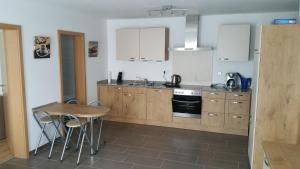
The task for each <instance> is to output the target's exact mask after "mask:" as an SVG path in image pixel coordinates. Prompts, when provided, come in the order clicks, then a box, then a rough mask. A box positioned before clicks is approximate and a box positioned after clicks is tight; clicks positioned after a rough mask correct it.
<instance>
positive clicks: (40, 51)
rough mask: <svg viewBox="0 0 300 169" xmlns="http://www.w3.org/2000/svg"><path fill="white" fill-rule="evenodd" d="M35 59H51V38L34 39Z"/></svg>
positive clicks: (39, 37) (36, 37) (38, 37)
mask: <svg viewBox="0 0 300 169" xmlns="http://www.w3.org/2000/svg"><path fill="white" fill-rule="evenodd" d="M33 55H34V58H35V59H43V58H50V37H47V36H35V37H34V51H33Z"/></svg>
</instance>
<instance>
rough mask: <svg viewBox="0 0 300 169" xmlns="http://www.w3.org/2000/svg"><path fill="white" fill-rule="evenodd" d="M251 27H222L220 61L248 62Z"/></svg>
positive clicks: (219, 44)
mask: <svg viewBox="0 0 300 169" xmlns="http://www.w3.org/2000/svg"><path fill="white" fill-rule="evenodd" d="M250 27H251V26H250V25H249V24H248V25H221V26H220V27H219V35H218V50H217V51H218V52H217V57H218V60H219V61H229V62H234V61H248V60H249V50H250Z"/></svg>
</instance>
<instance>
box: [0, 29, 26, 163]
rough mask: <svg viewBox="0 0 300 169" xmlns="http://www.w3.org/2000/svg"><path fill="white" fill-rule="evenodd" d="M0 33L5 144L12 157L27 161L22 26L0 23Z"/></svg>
mask: <svg viewBox="0 0 300 169" xmlns="http://www.w3.org/2000/svg"><path fill="white" fill-rule="evenodd" d="M0 29H2V30H3V32H4V33H3V34H4V50H5V51H4V52H5V64H6V65H5V66H6V78H7V91H8V93H9V95H8V96H7V98H6V100H7V107H6V108H5V109H6V110H7V111H4V114H5V130H6V142H7V145H8V147H9V149H10V151H11V154H12V155H13V156H14V157H17V158H25V159H27V158H29V147H28V128H27V112H26V110H27V109H26V96H25V82H24V64H23V48H22V31H21V26H20V25H12V24H4V23H0ZM8 37H11V38H13V37H14V38H16V39H14V40H13V41H14V42H15V43H12V42H10V40H11V39H8ZM11 45H14V46H11ZM11 77H13V78H11ZM8 110H9V112H8ZM15 124H18V125H15Z"/></svg>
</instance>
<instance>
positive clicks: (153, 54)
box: [140, 28, 168, 61]
mask: <svg viewBox="0 0 300 169" xmlns="http://www.w3.org/2000/svg"><path fill="white" fill-rule="evenodd" d="M167 42H168V30H167V29H166V28H145V29H141V30H140V59H141V60H153V61H163V60H167V58H168V45H167Z"/></svg>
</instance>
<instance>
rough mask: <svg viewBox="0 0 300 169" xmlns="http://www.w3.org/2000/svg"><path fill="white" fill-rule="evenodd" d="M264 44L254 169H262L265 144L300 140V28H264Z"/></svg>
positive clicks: (286, 26)
mask: <svg viewBox="0 0 300 169" xmlns="http://www.w3.org/2000/svg"><path fill="white" fill-rule="evenodd" d="M261 44H262V46H261V62H260V71H259V82H258V100H257V103H258V104H257V112H256V117H257V118H256V130H255V144H254V164H253V168H254V169H261V168H262V162H263V149H262V145H261V143H262V141H276V142H280V143H290V144H295V143H297V142H298V139H299V120H300V119H299V113H300V78H299V72H300V66H299V65H300V48H299V44H300V25H281V26H275V25H270V26H263V29H262V43H261Z"/></svg>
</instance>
